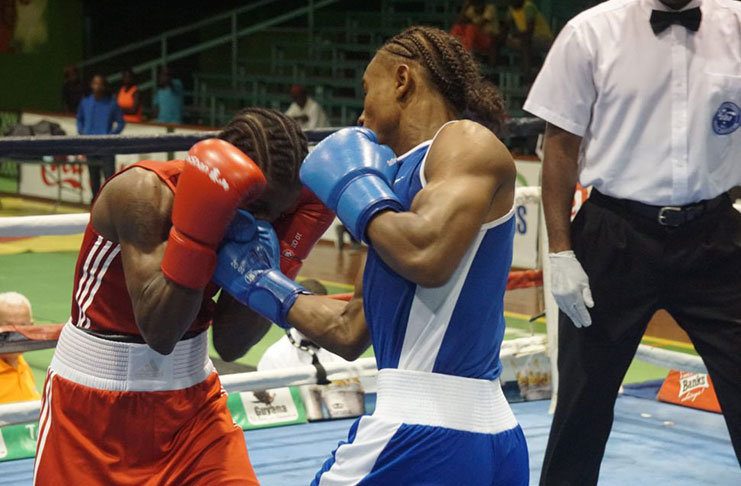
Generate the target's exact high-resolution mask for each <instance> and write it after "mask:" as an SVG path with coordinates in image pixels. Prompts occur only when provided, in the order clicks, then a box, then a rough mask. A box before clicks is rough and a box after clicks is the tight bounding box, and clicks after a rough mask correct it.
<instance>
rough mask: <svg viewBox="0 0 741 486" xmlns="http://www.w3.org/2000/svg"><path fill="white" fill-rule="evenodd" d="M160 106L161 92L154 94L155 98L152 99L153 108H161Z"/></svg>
mask: <svg viewBox="0 0 741 486" xmlns="http://www.w3.org/2000/svg"><path fill="white" fill-rule="evenodd" d="M159 105H160V90H157V92H156V93H155V94H154V97H152V106H159Z"/></svg>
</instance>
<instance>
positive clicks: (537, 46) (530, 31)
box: [502, 0, 553, 82]
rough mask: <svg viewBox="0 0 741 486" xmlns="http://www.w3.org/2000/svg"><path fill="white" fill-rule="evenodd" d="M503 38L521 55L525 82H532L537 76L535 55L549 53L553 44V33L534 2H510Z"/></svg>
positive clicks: (513, 0)
mask: <svg viewBox="0 0 741 486" xmlns="http://www.w3.org/2000/svg"><path fill="white" fill-rule="evenodd" d="M502 36H503V37H504V38H505V39H507V47H510V48H511V49H515V50H517V51H519V52H520V53H521V55H522V72H523V73H524V77H525V81H526V82H531V81H532V80H533V79H534V76H535V72H534V70H533V53H534V52H536V51H542V52H545V51H547V50H548V47H549V46H550V45H551V42H553V32H551V28H550V26H549V25H548V22H547V21H546V19H545V17H543V14H542V13H540V10H538V7H537V6H536V5H535V3H533V1H532V0H510V2H509V9H508V10H507V22H506V23H505V28H504V31H503V33H502Z"/></svg>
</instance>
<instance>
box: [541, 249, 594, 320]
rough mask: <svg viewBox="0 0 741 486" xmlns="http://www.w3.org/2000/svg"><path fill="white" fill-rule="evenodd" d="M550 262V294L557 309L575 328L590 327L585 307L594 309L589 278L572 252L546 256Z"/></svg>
mask: <svg viewBox="0 0 741 486" xmlns="http://www.w3.org/2000/svg"><path fill="white" fill-rule="evenodd" d="M548 258H549V259H550V261H551V293H552V294H553V297H554V298H555V299H556V303H557V304H558V307H559V308H560V309H561V310H562V311H563V312H564V313H565V314H566V315H567V316H569V317H570V318H571V320H572V321H574V325H575V326H576V327H587V326H591V325H592V317H591V316H590V315H589V311H588V310H587V307H589V308H592V307H594V300H592V291H591V290H590V288H589V277H587V274H586V273H585V272H584V269H583V268H582V266H581V263H579V260H577V259H576V255H574V252H573V251H561V252H558V253H550V254H548Z"/></svg>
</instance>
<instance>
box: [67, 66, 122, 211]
mask: <svg viewBox="0 0 741 486" xmlns="http://www.w3.org/2000/svg"><path fill="white" fill-rule="evenodd" d="M90 89H91V91H92V94H90V96H87V97H85V98H84V99H83V100H82V102H81V103H80V108H79V109H78V110H77V132H78V133H79V134H80V135H110V134H118V133H121V130H123V129H124V126H125V125H126V122H125V121H124V119H123V113H121V109H120V108H119V107H118V103H116V100H115V99H113V97H112V96H111V95H110V94H109V93H108V85H107V84H106V80H105V78H104V77H103V76H101V75H100V74H96V75H95V76H93V80H92V82H91V83H90ZM114 123H115V127H114ZM87 161H88V171H89V172H90V190H91V191H92V193H93V198H95V195H96V194H97V193H98V190H99V189H100V185H101V181H100V172H101V169H102V170H103V174H104V176H105V179H108V178H109V177H111V176H112V175H113V173H114V172H115V165H116V162H115V157H114V156H113V155H98V156H89V157H88V158H87ZM105 179H104V180H105Z"/></svg>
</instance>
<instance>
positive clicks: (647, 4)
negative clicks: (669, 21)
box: [641, 0, 702, 15]
mask: <svg viewBox="0 0 741 486" xmlns="http://www.w3.org/2000/svg"><path fill="white" fill-rule="evenodd" d="M641 6H642V7H643V10H645V11H646V12H648V14H649V15H650V14H651V10H665V11H667V12H681V11H682V10H689V9H691V8H695V7H701V6H702V0H690V2H689V3H688V4H687V5H685V6H684V7H682V8H681V9H679V10H673V9H671V8H669V7H667V6H666V5H664V4H663V3H661V2H660V1H659V0H641Z"/></svg>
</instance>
